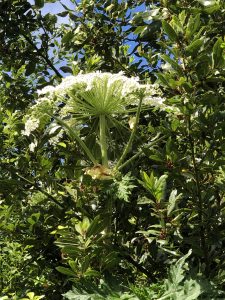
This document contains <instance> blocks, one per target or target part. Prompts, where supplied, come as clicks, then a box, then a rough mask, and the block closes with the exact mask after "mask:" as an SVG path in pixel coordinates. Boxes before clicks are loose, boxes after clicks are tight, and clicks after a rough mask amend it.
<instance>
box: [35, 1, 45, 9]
mask: <svg viewBox="0 0 225 300" xmlns="http://www.w3.org/2000/svg"><path fill="white" fill-rule="evenodd" d="M34 3H35V5H36V6H37V7H38V8H42V7H43V6H44V4H45V1H44V0H35V1H34Z"/></svg>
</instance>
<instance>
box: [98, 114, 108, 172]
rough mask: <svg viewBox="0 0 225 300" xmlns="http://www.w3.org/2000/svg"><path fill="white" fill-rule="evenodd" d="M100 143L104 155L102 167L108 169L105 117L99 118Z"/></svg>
mask: <svg viewBox="0 0 225 300" xmlns="http://www.w3.org/2000/svg"><path fill="white" fill-rule="evenodd" d="M99 141H100V147H101V153H102V165H103V166H104V167H106V168H108V155H107V141H106V119H105V115H100V116H99Z"/></svg>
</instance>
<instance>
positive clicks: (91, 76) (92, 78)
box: [39, 72, 162, 116]
mask: <svg viewBox="0 0 225 300" xmlns="http://www.w3.org/2000/svg"><path fill="white" fill-rule="evenodd" d="M157 91H158V90H157ZM158 92H159V91H158ZM140 93H142V94H145V97H146V99H147V98H148V102H150V101H149V99H151V97H152V99H153V101H152V105H154V106H155V105H157V101H156V98H155V93H156V88H155V87H154V86H152V88H151V86H150V85H144V84H140V82H139V79H138V78H137V77H131V78H128V77H126V76H125V75H124V74H123V73H122V72H120V73H117V74H111V73H107V72H105V73H101V72H94V73H88V74H78V75H77V76H68V77H66V78H64V79H63V80H62V83H61V84H59V85H58V86H56V87H55V88H53V87H51V86H47V87H45V88H44V89H43V90H41V91H39V94H40V95H42V94H45V95H48V97H50V98H53V97H55V99H57V101H61V102H63V103H65V106H64V108H63V110H62V111H63V113H64V114H66V113H68V112H72V113H73V114H77V115H83V116H97V115H100V114H102V115H112V114H118V113H123V112H124V110H125V108H126V106H128V105H137V103H138V101H139V95H140ZM161 100H162V98H161V99H160V101H158V103H159V105H161V102H162V101H161Z"/></svg>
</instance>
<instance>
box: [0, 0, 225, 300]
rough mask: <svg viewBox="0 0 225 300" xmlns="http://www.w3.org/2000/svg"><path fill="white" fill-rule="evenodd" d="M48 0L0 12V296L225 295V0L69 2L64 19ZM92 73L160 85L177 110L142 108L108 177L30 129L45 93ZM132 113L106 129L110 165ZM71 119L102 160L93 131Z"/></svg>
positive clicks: (51, 132) (56, 132) (50, 134)
mask: <svg viewBox="0 0 225 300" xmlns="http://www.w3.org/2000/svg"><path fill="white" fill-rule="evenodd" d="M46 3H56V1H43V0H42V1H35V4H34V5H31V4H30V3H29V2H28V1H25V0H23V1H17V0H10V1H3V2H2V3H1V4H0V40H1V43H0V44H1V46H0V54H1V55H0V72H1V83H0V86H1V89H0V93H1V97H0V101H1V114H0V115H1V120H2V121H1V131H0V132H1V149H2V151H1V158H0V159H1V161H0V168H1V175H0V193H1V203H0V230H1V239H0V243H1V244H0V246H1V256H0V257H1V258H0V289H1V293H2V296H4V295H5V296H6V295H8V297H9V299H20V298H21V297H25V295H26V293H27V292H28V291H30V290H32V291H33V292H35V293H36V294H38V295H45V298H46V299H53V298H54V299H62V297H63V296H62V294H63V293H67V294H66V296H65V297H66V298H67V299H81V297H83V298H85V297H86V299H107V297H110V296H109V295H111V296H114V298H116V297H117V298H118V299H122V298H121V297H127V299H150V298H151V299H176V298H175V297H178V298H179V299H187V297H190V298H188V299H198V298H199V299H207V298H209V299H219V298H221V297H222V298H223V297H224V295H223V294H222V291H223V290H224V274H223V266H224V180H225V176H224V167H223V165H224V157H223V152H224V134H223V131H224V94H225V92H224V58H225V57H224V48H225V41H224V32H225V27H224V26H225V24H224V12H225V6H224V3H223V1H213V0H212V1H200V0H199V1H178V0H175V1H165V0H163V1H158V2H156V1H101V0H100V1H85V0H83V1H80V2H78V3H77V2H76V1H71V5H73V8H69V7H67V6H65V5H63V9H64V10H63V11H62V12H61V13H59V14H58V16H60V17H64V18H65V20H68V19H69V21H68V22H65V23H64V24H61V25H59V24H58V23H57V16H55V15H51V14H50V13H49V14H46V15H43V14H42V12H41V8H42V7H43V6H44V5H45V4H46ZM62 4H63V3H62ZM96 70H101V71H102V72H110V73H118V72H119V71H123V72H124V73H125V75H126V76H128V77H131V76H138V77H139V78H140V79H141V80H142V82H143V83H146V82H151V83H152V84H153V83H158V84H159V86H160V90H161V93H162V95H163V97H164V98H166V105H167V107H170V111H169V110H167V111H163V110H158V109H156V108H155V107H154V106H148V107H145V109H144V110H142V111H141V114H140V120H139V125H138V128H137V131H136V135H135V137H134V141H133V147H132V150H131V151H130V152H129V153H128V154H127V159H130V160H129V161H128V162H129V163H126V164H124V165H123V167H122V168H121V169H120V174H119V175H117V176H116V177H115V178H114V179H113V180H111V181H101V180H99V179H96V180H93V178H91V177H90V176H88V175H87V174H85V170H84V168H86V167H88V166H91V161H90V160H89V159H88V158H87V157H86V156H85V153H84V151H83V149H81V147H80V145H79V143H78V142H75V141H74V140H73V138H71V134H70V133H69V132H68V131H67V130H63V126H62V124H55V125H54V122H52V120H50V121H48V122H49V123H48V124H50V123H52V124H53V125H54V126H53V125H51V126H52V127H51V126H50V127H49V126H47V127H45V128H44V127H43V128H39V129H37V130H35V131H34V132H33V133H32V134H31V135H24V134H23V132H24V130H26V127H25V121H26V120H25V117H24V116H25V115H27V114H29V113H30V112H32V107H33V105H34V104H35V103H36V101H37V99H38V97H39V96H38V93H37V90H40V89H42V88H44V87H45V86H46V85H49V84H50V85H54V86H57V85H59V84H60V82H61V80H62V77H65V75H69V74H73V75H77V74H78V73H79V72H80V71H82V72H84V73H89V72H94V71H96ZM60 105H61V106H63V105H64V103H63V102H62V103H61V104H60ZM62 109H63V108H62ZM136 110H137V108H136V107H133V106H132V105H131V107H129V109H128V110H127V111H126V114H125V115H119V116H117V117H116V118H115V119H116V122H117V124H119V125H120V127H119V130H118V126H115V124H111V125H110V126H109V129H108V130H109V133H110V135H111V136H112V140H111V141H110V145H109V148H108V151H109V157H110V159H111V160H112V162H116V160H117V159H118V153H121V150H123V148H124V147H126V145H127V142H128V137H129V136H130V133H131V129H130V128H129V126H128V121H129V120H130V121H132V120H133V118H134V116H135V115H136ZM65 121H66V122H67V121H68V120H65ZM46 122H47V121H46ZM90 124H91V123H90ZM69 125H70V127H71V129H72V130H75V129H76V130H77V129H78V127H79V126H78V127H77V125H82V126H81V127H80V128H79V131H78V134H79V137H81V138H82V140H83V141H84V142H85V143H86V145H87V146H88V147H89V148H91V149H92V151H93V153H94V155H95V157H98V156H99V155H100V154H99V153H100V148H99V144H98V136H97V135H96V134H95V128H96V127H95V126H96V124H95V123H92V126H90V125H88V126H86V123H85V126H83V125H84V122H83V123H79V124H77V123H69ZM76 132H77V131H76ZM155 137H157V139H158V141H157V142H154V141H152V140H153V139H154V138H155ZM108 142H109V141H108ZM111 203H113V206H111ZM108 204H109V205H108ZM109 221H110V224H109ZM109 229H110V230H109ZM190 249H191V251H192V252H190V251H189V250H190ZM187 253H188V254H187ZM186 254H187V255H186ZM179 257H181V258H180V259H179V260H178V258H179ZM185 260H188V262H189V264H187V263H186V262H185ZM175 261H177V262H176V263H175ZM196 266H197V267H196ZM56 269H57V270H58V271H59V272H58V271H57V272H56ZM185 269H186V271H185ZM167 270H169V271H167ZM167 272H168V276H167ZM167 277H168V278H167ZM193 278H194V279H193ZM103 281H104V283H103ZM72 286H74V288H73V291H72V290H71V291H70V292H69V290H70V289H72ZM125 286H126V288H124V287H125ZM143 286H145V288H143ZM174 286H175V288H174ZM139 287H141V288H139ZM10 293H15V295H14V296H10ZM33 296H34V295H33ZM6 297H7V296H6ZM10 297H11V298H10ZM13 297H14V298H13ZM27 297H28V296H27ZM30 297H32V295H31V294H30ZM79 297H80V298H79ZM88 297H89V298H88ZM129 297H130V298H129ZM117 298H116V299H117ZM222 298H221V299H222ZM3 299H7V298H3ZM108 299H110V298H108Z"/></svg>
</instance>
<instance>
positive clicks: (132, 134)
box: [115, 94, 144, 170]
mask: <svg viewBox="0 0 225 300" xmlns="http://www.w3.org/2000/svg"><path fill="white" fill-rule="evenodd" d="M143 98H144V95H143V94H140V101H139V104H138V108H137V113H136V118H135V122H134V128H133V130H132V133H131V135H130V138H129V141H128V143H127V145H126V147H125V148H124V151H123V153H122V155H121V157H120V158H119V160H118V162H117V164H116V166H115V170H118V169H119V167H120V166H121V164H122V162H123V161H124V159H125V157H126V156H127V154H128V152H129V151H130V149H131V147H132V144H133V140H134V137H135V135H136V131H137V125H138V122H139V117H140V112H141V105H142V101H143Z"/></svg>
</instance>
